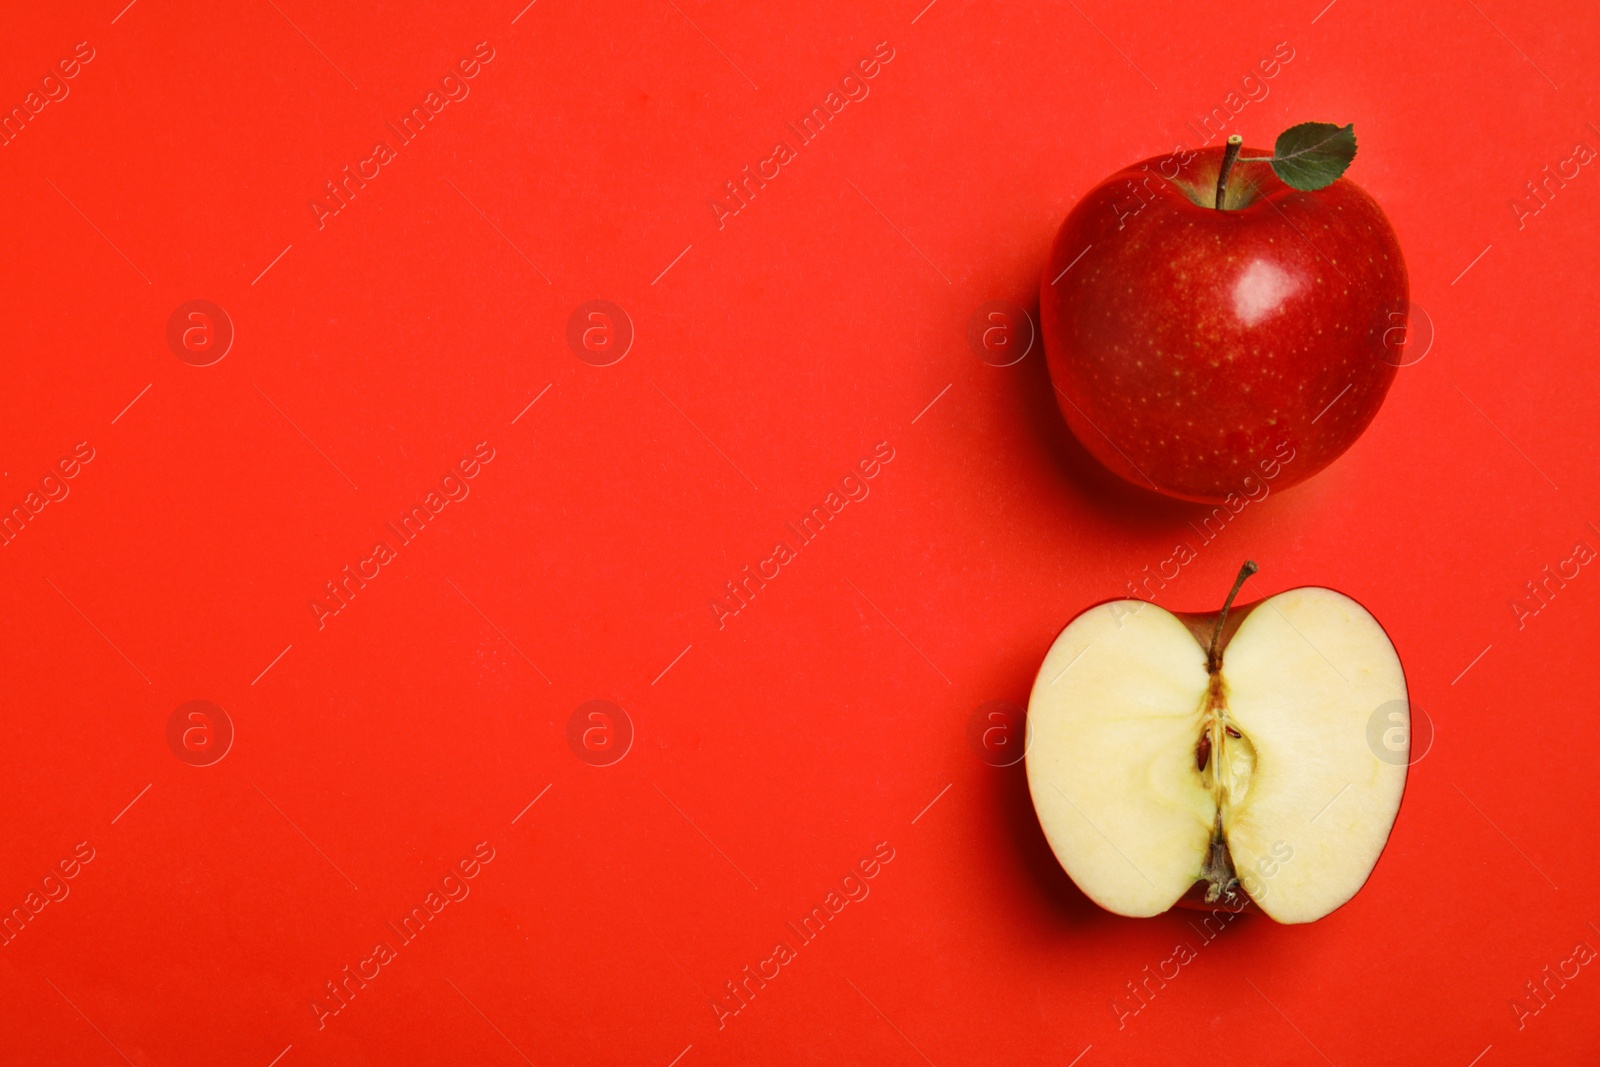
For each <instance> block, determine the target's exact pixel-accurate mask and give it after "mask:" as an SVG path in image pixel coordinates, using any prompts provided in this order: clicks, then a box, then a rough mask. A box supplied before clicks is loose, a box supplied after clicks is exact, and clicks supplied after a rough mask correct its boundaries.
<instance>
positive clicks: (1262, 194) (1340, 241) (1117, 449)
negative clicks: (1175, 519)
mask: <svg viewBox="0 0 1600 1067" xmlns="http://www.w3.org/2000/svg"><path fill="white" fill-rule="evenodd" d="M1222 152H1223V150H1222V148H1221V147H1216V148H1210V149H1202V150H1198V151H1190V152H1183V153H1177V154H1174V155H1172V156H1163V157H1157V158H1153V159H1149V160H1146V161H1145V162H1143V163H1140V164H1136V165H1134V166H1132V167H1129V168H1128V169H1126V170H1123V171H1121V172H1119V173H1117V174H1114V175H1112V176H1111V177H1110V178H1108V179H1106V180H1105V181H1104V182H1102V183H1100V185H1098V186H1096V187H1095V188H1094V189H1093V190H1091V191H1090V192H1089V193H1088V194H1087V195H1086V196H1084V198H1083V199H1082V200H1081V201H1079V203H1078V205H1077V206H1076V207H1074V208H1073V209H1072V213H1071V214H1069V215H1068V216H1067V219H1066V221H1065V222H1064V223H1063V224H1062V226H1061V231H1060V233H1059V234H1058V235H1057V236H1056V240H1055V244H1054V246H1053V248H1052V250H1051V254H1050V259H1049V262H1048V264H1047V266H1046V268H1045V271H1044V276H1043V279H1042V281H1041V284H1040V299H1039V313H1040V325H1041V328H1042V337H1043V339H1044V346H1045V355H1046V358H1047V360H1048V362H1049V366H1050V376H1051V379H1052V380H1053V382H1054V383H1055V392H1056V403H1057V405H1058V406H1059V407H1060V408H1061V413H1062V414H1063V415H1064V416H1065V417H1066V420H1067V424H1068V425H1069V426H1070V427H1071V428H1072V432H1073V434H1074V435H1076V436H1077V438H1078V440H1079V441H1081V442H1082V443H1083V445H1084V447H1085V448H1087V449H1088V450H1089V452H1090V453H1091V454H1092V455H1094V457H1095V458H1096V459H1098V460H1099V461H1100V462H1101V463H1103V464H1105V466H1106V467H1108V468H1110V469H1111V470H1112V471H1114V472H1115V473H1117V474H1118V475H1120V476H1121V477H1123V478H1125V479H1127V480H1128V481H1130V482H1132V483H1133V484H1135V485H1140V486H1145V487H1147V488H1151V489H1155V490H1156V491H1158V492H1161V493H1165V494H1167V495H1169V496H1175V497H1179V498H1182V499H1185V500H1194V501H1200V502H1203V503H1222V502H1224V501H1225V500H1226V499H1227V498H1228V496H1229V495H1230V494H1238V495H1239V496H1244V495H1247V494H1248V493H1249V492H1250V491H1251V490H1252V489H1254V487H1255V486H1257V485H1258V484H1259V483H1261V482H1262V481H1264V480H1270V481H1272V482H1273V487H1274V488H1284V487H1286V486H1289V485H1293V484H1295V483H1296V482H1300V481H1304V480H1305V479H1306V478H1309V477H1310V476H1311V475H1313V474H1315V473H1316V472H1318V471H1320V470H1321V469H1322V468H1324V467H1326V466H1327V465H1328V464H1329V463H1331V462H1333V461H1334V460H1335V459H1336V458H1338V456H1339V455H1340V454H1341V453H1343V452H1344V451H1345V449H1347V448H1349V447H1350V445H1351V444H1352V443H1354V441H1355V439H1356V438H1357V437H1359V436H1360V435H1361V432H1362V431H1363V430H1365V429H1366V428H1367V425H1368V424H1369V423H1371V421H1372V419H1373V417H1374V416H1375V415H1376V414H1377V411H1378V407H1379V405H1381V404H1382V403H1383V398H1384V395H1385V394H1386V393H1387V392H1388V391H1389V384H1390V383H1391V382H1392V381H1393V380H1394V375H1395V363H1396V362H1398V361H1397V360H1396V352H1397V345H1398V343H1399V340H1400V339H1401V338H1403V336H1404V333H1403V331H1404V327H1405V322H1406V308H1407V298H1408V295H1409V289H1408V283H1407V277H1406V267H1405V260H1404V259H1403V258H1402V256H1401V254H1400V244H1399V242H1398V241H1397V240H1396V238H1395V234H1394V229H1393V228H1392V227H1391V226H1390V225H1389V221H1388V219H1387V218H1385V217H1384V214H1383V211H1382V209H1381V208H1379V207H1378V205H1377V202H1376V201H1374V200H1373V199H1372V198H1371V197H1370V196H1368V195H1367V194H1366V193H1365V192H1364V191H1363V190H1362V189H1361V188H1360V187H1359V186H1357V185H1355V184H1353V183H1352V182H1349V181H1346V180H1345V179H1343V178H1341V179H1339V180H1338V181H1335V182H1334V183H1333V184H1332V185H1329V186H1327V187H1326V188H1323V189H1319V190H1317V191H1315V192H1300V191H1298V190H1296V189H1293V188H1291V187H1290V186H1288V185H1285V184H1284V183H1283V182H1282V181H1281V180H1280V179H1279V178H1278V176H1277V175H1276V174H1274V173H1273V171H1272V168H1271V166H1270V165H1268V164H1266V163H1239V164H1236V165H1235V166H1234V168H1233V171H1232V173H1231V175H1230V179H1229V194H1228V195H1229V201H1228V202H1229V204H1230V207H1232V205H1235V204H1238V205H1241V206H1238V207H1237V208H1236V209H1230V210H1225V211H1218V210H1216V209H1215V208H1214V207H1212V206H1211V205H1212V203H1213V202H1214V200H1213V198H1214V196H1215V188H1216V180H1217V171H1218V168H1219V167H1220V165H1221V159H1222ZM1271 154H1272V153H1271V152H1269V151H1265V150H1262V149H1258V148H1245V149H1244V150H1243V151H1242V152H1241V153H1240V155H1241V157H1244V158H1248V157H1251V156H1270V155H1271ZM1186 190H1188V191H1187V192H1186ZM1191 194H1192V196H1194V197H1197V198H1198V199H1199V200H1200V201H1201V202H1200V203H1196V202H1195V199H1192V198H1191ZM1086 250H1087V251H1086ZM1080 257H1081V258H1080ZM1069 268H1070V269H1069ZM1386 357H1387V358H1386ZM1391 361H1395V362H1391ZM1255 491H1257V492H1259V490H1255Z"/></svg>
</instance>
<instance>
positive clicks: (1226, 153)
mask: <svg viewBox="0 0 1600 1067" xmlns="http://www.w3.org/2000/svg"><path fill="white" fill-rule="evenodd" d="M1243 144H1244V138H1243V137H1240V136H1239V135H1238V134H1233V135H1232V136H1230V137H1229V138H1228V147H1227V148H1224V149H1223V150H1222V169H1220V170H1218V171H1217V204H1216V207H1217V210H1218V211H1221V210H1222V201H1223V200H1224V198H1226V197H1227V195H1228V172H1229V171H1231V170H1232V169H1233V164H1234V161H1235V160H1237V159H1238V158H1239V149H1240V147H1241V146H1243Z"/></svg>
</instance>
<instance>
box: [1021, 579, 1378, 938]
mask: <svg viewBox="0 0 1600 1067" xmlns="http://www.w3.org/2000/svg"><path fill="white" fill-rule="evenodd" d="M1255 569H1256V567H1255V564H1254V563H1247V564H1245V566H1244V568H1243V569H1242V570H1241V571H1240V572H1239V580H1238V581H1237V582H1235V583H1234V587H1233V591H1232V592H1231V593H1229V594H1228V598H1227V601H1226V602H1225V603H1224V605H1223V608H1222V610H1221V611H1220V612H1218V613H1217V614H1215V615H1176V614H1173V613H1172V612H1169V611H1166V610H1165V609H1163V608H1160V607H1158V606H1156V605H1155V604H1151V603H1147V602H1145V601H1141V600H1114V601H1110V602H1108V603H1104V604H1099V605H1097V606H1095V607H1092V608H1090V609H1089V610H1087V611H1085V612H1084V613H1083V614H1081V615H1079V616H1078V617H1077V618H1075V619H1073V620H1072V621H1071V622H1070V623H1068V624H1067V626H1066V628H1065V629H1064V630H1062V631H1061V634H1060V636H1058V637H1057V638H1056V640H1055V643H1054V644H1053V645H1052V646H1051V647H1050V652H1049V654H1047V655H1046V656H1045V659H1044V663H1043V665H1042V666H1041V667H1040V668H1039V676H1038V678H1037V679H1036V680H1035V682H1034V686H1033V694H1032V696H1031V697H1030V698H1029V702H1028V725H1029V728H1030V730H1031V731H1032V742H1031V744H1030V746H1029V748H1028V752H1027V768H1028V788H1029V790H1030V792H1031V793H1032V795H1033V806H1034V810H1035V811H1036V812H1037V813H1038V816H1039V823H1040V825H1041V826H1042V827H1043V828H1044V833H1045V837H1046V838H1047V839H1048V840H1049V842H1050V847H1051V849H1053V850H1054V852H1055V854H1056V859H1058V860H1059V861H1060V862H1061V866H1062V867H1064V868H1065V869H1066V871H1067V873H1068V874H1069V875H1071V876H1072V880H1073V881H1074V882H1076V883H1077V884H1078V887H1079V888H1080V889H1082V890H1083V891H1084V893H1086V894H1087V895H1088V896H1089V898H1090V899H1091V900H1093V901H1094V902H1095V903H1096V904H1099V905H1100V906H1101V907H1103V908H1105V909H1106V910H1108V911H1113V912H1116V913H1118V914H1119V915H1132V916H1146V915H1157V914H1159V913H1161V912H1164V911H1166V910H1167V909H1169V908H1171V907H1172V906H1173V905H1174V904H1177V903H1179V902H1180V900H1182V899H1183V898H1184V897H1185V895H1186V894H1189V893H1190V891H1191V889H1194V888H1197V887H1198V888H1199V889H1200V890H1201V891H1202V892H1203V899H1204V901H1205V902H1206V903H1207V904H1209V905H1213V906H1215V905H1217V904H1219V903H1220V904H1221V905H1223V906H1228V907H1236V906H1242V905H1243V904H1244V903H1245V898H1246V897H1248V898H1249V899H1250V900H1253V901H1254V902H1255V903H1256V904H1257V906H1259V907H1260V909H1261V910H1262V911H1263V912H1265V913H1266V914H1267V915H1268V916H1270V917H1271V918H1273V919H1276V920H1277V921H1278V922H1282V923H1298V922H1310V921H1312V920H1314V919H1320V918H1321V917H1322V916H1324V915H1326V914H1328V913H1329V912H1331V911H1333V910H1334V909H1335V908H1337V907H1339V906H1340V905H1341V904H1343V903H1344V902H1345V901H1347V900H1349V899H1350V898H1351V897H1352V896H1354V895H1355V893H1356V891H1357V890H1358V889H1360V888H1361V886H1362V885H1363V884H1364V883H1365V882H1366V880H1367V876H1368V875H1369V874H1370V873H1371V872H1372V868H1373V866H1374V865H1375V864H1376V863H1377V861H1378V855H1379V854H1380V853H1381V852H1382V851H1383V846H1384V844H1385V842H1387V841H1388V838H1389V830H1390V828H1391V827H1392V826H1393V825H1394V819H1395V815H1396V813H1397V812H1398V811H1399V809H1400V796H1401V793H1402V792H1403V791H1404V789H1405V781H1406V763H1407V762H1408V761H1407V759H1406V758H1404V757H1405V751H1402V752H1400V753H1399V758H1395V757H1396V751H1395V748H1396V745H1395V743H1394V738H1396V737H1397V736H1398V738H1399V743H1400V745H1401V746H1402V747H1404V746H1407V745H1408V744H1409V735H1408V733H1407V727H1408V726H1409V713H1408V705H1407V703H1406V681H1405V675H1404V673H1403V672H1402V671H1401V668H1400V658H1399V656H1397V655H1396V654H1395V650H1394V646H1393V645H1392V644H1390V642H1389V638H1388V635H1386V634H1385V633H1384V631H1383V628H1382V627H1381V626H1379V625H1378V622H1377V620H1376V619H1374V618H1373V617H1372V616H1371V615H1370V614H1368V613H1367V611H1366V609H1365V608H1363V607H1362V606H1361V605H1360V604H1357V603H1356V602H1355V601H1354V600H1351V599H1350V598H1349V597H1347V596H1345V595H1344V594H1343V593H1337V592H1335V591H1333V590H1332V589H1323V588H1320V587H1315V586H1311V587H1305V588H1300V589H1290V590H1288V591H1287V592H1283V593H1279V594H1277V595H1276V596H1271V597H1267V598H1266V599H1265V600H1260V601H1257V602H1255V603H1254V604H1249V605H1242V606H1240V607H1239V608H1237V609H1234V610H1233V612H1232V617H1231V618H1230V616H1229V608H1230V606H1231V605H1232V602H1233V599H1234V597H1236V596H1237V595H1238V592H1239V589H1240V587H1241V586H1242V585H1243V584H1244V581H1245V579H1246V578H1248V577H1249V576H1250V575H1251V574H1253V573H1254V572H1255ZM1380 709H1382V715H1383V717H1384V722H1385V725H1386V726H1387V727H1388V739H1389V742H1390V743H1389V748H1388V750H1386V751H1384V752H1383V753H1381V755H1380V753H1379V752H1378V751H1377V750H1375V748H1374V746H1373V744H1372V742H1371V741H1370V739H1369V738H1370V737H1371V733H1370V731H1369V723H1370V722H1372V721H1373V719H1374V716H1375V715H1378V714H1379V713H1380ZM1406 751H1408V749H1406Z"/></svg>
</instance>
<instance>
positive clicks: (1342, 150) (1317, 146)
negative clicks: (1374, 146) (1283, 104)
mask: <svg viewBox="0 0 1600 1067" xmlns="http://www.w3.org/2000/svg"><path fill="white" fill-rule="evenodd" d="M1272 151H1273V155H1272V169H1273V171H1274V172H1275V173H1276V174H1277V175H1278V177H1280V178H1282V179H1283V183H1284V184H1285V185H1288V186H1292V187H1293V188H1295V189H1299V190H1302V191H1304V192H1310V191H1311V190H1313V189H1321V188H1322V187H1324V186H1327V185H1332V184H1333V183H1334V182H1335V181H1336V180H1337V179H1338V177H1339V175H1341V174H1343V173H1344V172H1345V168H1347V167H1349V166H1350V161H1351V160H1352V159H1354V158H1355V157H1356V129H1355V126H1354V125H1353V124H1352V125H1345V126H1335V125H1334V124H1333V123H1331V122H1302V123H1300V125H1298V126H1291V127H1289V128H1288V129H1287V130H1284V131H1283V132H1282V133H1280V134H1278V143H1277V144H1275V145H1274V146H1273V149H1272Z"/></svg>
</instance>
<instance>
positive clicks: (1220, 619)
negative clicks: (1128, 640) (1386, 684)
mask: <svg viewBox="0 0 1600 1067" xmlns="http://www.w3.org/2000/svg"><path fill="white" fill-rule="evenodd" d="M1234 136H1238V135H1237V134H1235V135H1234ZM1229 140H1230V141H1231V140H1232V138H1229ZM1260 569H1261V568H1260V567H1257V566H1256V561H1255V560H1253V559H1247V560H1245V561H1244V566H1243V567H1240V568H1239V577H1237V578H1235V579H1234V580H1233V588H1232V589H1230V590H1228V599H1227V600H1224V601H1223V602H1222V614H1220V615H1218V616H1217V628H1216V629H1215V630H1212V631H1211V647H1210V648H1209V649H1207V650H1206V670H1208V671H1210V672H1211V673H1212V674H1216V673H1217V671H1218V670H1219V669H1220V668H1221V667H1222V657H1221V655H1219V654H1218V652H1217V644H1218V643H1219V642H1220V641H1221V640H1222V628H1223V627H1224V626H1226V625H1227V624H1228V609H1229V608H1231V607H1233V598H1234V597H1236V596H1238V595H1239V590H1240V589H1242V588H1244V581H1245V579H1246V578H1248V577H1250V576H1251V575H1252V574H1254V573H1255V572H1256V571H1258V570H1260Z"/></svg>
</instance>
